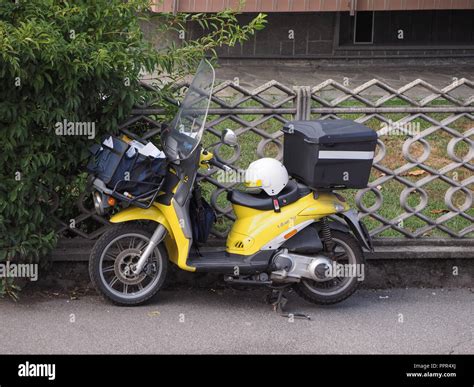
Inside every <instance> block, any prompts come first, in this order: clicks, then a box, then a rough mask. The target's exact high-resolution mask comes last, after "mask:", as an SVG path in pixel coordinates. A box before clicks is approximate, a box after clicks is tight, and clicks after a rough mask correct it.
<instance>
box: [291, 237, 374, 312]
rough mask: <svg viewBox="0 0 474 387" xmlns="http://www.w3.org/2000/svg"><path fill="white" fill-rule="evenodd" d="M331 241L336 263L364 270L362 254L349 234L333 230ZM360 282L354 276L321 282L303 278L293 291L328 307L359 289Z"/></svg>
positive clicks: (307, 299)
mask: <svg viewBox="0 0 474 387" xmlns="http://www.w3.org/2000/svg"><path fill="white" fill-rule="evenodd" d="M332 240H333V241H334V244H335V246H334V248H335V251H334V253H335V257H336V262H337V263H339V264H347V263H349V264H357V265H362V266H359V267H360V268H361V269H362V270H365V265H364V263H365V259H364V254H363V252H362V249H361V248H360V246H359V243H358V242H357V240H356V239H355V238H354V237H353V236H352V235H351V234H349V233H344V232H341V231H336V230H333V231H332ZM364 275H365V273H364ZM360 282H361V281H360V280H359V278H357V277H356V276H351V277H342V278H341V277H336V278H332V279H328V280H327V281H323V282H318V281H313V280H310V279H306V278H305V279H302V280H301V282H299V283H297V284H295V285H294V289H295V291H296V293H297V294H298V295H299V296H301V297H302V298H304V299H305V300H306V301H309V302H312V303H314V304H319V305H330V304H336V303H338V302H341V301H343V300H345V299H346V298H348V297H349V296H351V295H352V294H353V293H354V292H355V291H356V290H357V288H358V287H359V284H360Z"/></svg>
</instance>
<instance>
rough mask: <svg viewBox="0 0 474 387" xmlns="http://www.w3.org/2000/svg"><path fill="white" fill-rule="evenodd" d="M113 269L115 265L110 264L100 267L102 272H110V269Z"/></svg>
mask: <svg viewBox="0 0 474 387" xmlns="http://www.w3.org/2000/svg"><path fill="white" fill-rule="evenodd" d="M114 270H115V266H114V265H111V266H107V267H104V268H103V269H102V273H108V272H111V271H114Z"/></svg>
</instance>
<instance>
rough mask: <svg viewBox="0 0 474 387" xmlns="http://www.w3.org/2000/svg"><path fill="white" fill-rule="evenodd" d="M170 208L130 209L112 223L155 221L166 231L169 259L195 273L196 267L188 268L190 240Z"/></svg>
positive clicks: (120, 214)
mask: <svg viewBox="0 0 474 387" xmlns="http://www.w3.org/2000/svg"><path fill="white" fill-rule="evenodd" d="M172 203H173V201H172V202H171V204H170V205H169V206H167V205H164V204H161V203H154V204H153V205H152V206H151V207H150V208H147V209H144V208H138V207H130V208H127V209H125V210H123V211H120V212H119V213H117V214H115V215H114V216H112V218H111V219H110V221H111V222H112V223H121V222H129V221H131V220H153V221H155V222H157V223H160V224H162V225H163V226H164V227H165V228H166V230H167V231H168V232H167V233H166V237H165V241H164V242H165V246H166V250H167V251H168V255H169V259H170V260H171V261H172V262H174V263H175V264H176V265H178V266H179V267H180V268H181V269H183V270H186V271H195V270H196V269H195V268H194V267H191V266H188V265H187V263H186V261H187V259H188V253H189V247H190V246H189V244H190V240H189V239H188V238H186V236H185V235H184V232H183V228H182V226H181V223H180V221H179V219H178V216H177V214H176V211H175V209H174V207H173V205H172Z"/></svg>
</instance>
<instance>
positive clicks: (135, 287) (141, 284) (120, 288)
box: [89, 223, 168, 305]
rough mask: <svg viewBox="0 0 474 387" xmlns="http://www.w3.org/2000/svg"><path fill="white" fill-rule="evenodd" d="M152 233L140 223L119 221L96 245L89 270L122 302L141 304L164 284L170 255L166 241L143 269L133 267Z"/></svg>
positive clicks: (95, 280)
mask: <svg viewBox="0 0 474 387" xmlns="http://www.w3.org/2000/svg"><path fill="white" fill-rule="evenodd" d="M151 235H152V233H151V232H149V231H148V230H146V229H144V228H143V227H140V226H138V225H136V224H133V223H132V224H127V223H125V224H119V225H115V226H112V228H111V229H110V230H107V231H106V232H105V233H104V234H103V235H102V236H101V237H100V238H99V239H98V241H97V242H96V244H95V245H94V247H93V249H92V252H91V256H90V261H89V274H90V277H91V281H92V283H93V285H94V286H95V288H96V289H97V290H98V291H99V292H100V293H101V294H102V295H103V296H104V297H105V298H106V299H108V300H110V301H112V302H113V303H115V304H118V305H139V304H142V303H144V302H145V301H147V300H148V299H150V298H151V297H153V296H154V295H155V294H156V293H157V292H158V290H160V288H161V287H162V286H163V283H164V281H165V279H166V274H167V271H168V257H167V253H166V249H165V248H164V247H163V246H162V244H160V245H158V246H157V247H155V249H154V250H153V252H152V254H151V255H150V257H149V258H148V262H147V263H146V264H145V267H144V268H143V270H142V272H141V273H139V274H135V273H133V267H134V265H136V263H137V262H138V259H139V258H140V255H141V254H142V253H143V251H144V249H145V248H146V246H147V245H148V242H149V240H150V238H151Z"/></svg>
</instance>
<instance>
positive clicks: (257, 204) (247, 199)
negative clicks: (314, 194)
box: [227, 180, 311, 211]
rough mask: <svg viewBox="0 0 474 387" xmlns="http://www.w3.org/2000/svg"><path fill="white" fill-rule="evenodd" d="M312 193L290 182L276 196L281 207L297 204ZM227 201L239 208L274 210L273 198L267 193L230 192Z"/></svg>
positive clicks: (294, 182) (292, 181)
mask: <svg viewBox="0 0 474 387" xmlns="http://www.w3.org/2000/svg"><path fill="white" fill-rule="evenodd" d="M310 192H311V191H310V190H309V189H308V188H307V187H304V188H302V187H300V186H299V185H298V183H297V182H296V181H294V180H290V181H288V184H287V185H286V187H285V188H283V190H282V191H281V192H280V193H279V194H278V195H277V196H276V198H277V199H278V202H279V205H280V207H284V206H286V205H288V204H291V203H294V202H296V201H297V200H298V199H299V198H301V197H302V196H304V195H307V194H308V193H310ZM227 199H228V200H229V201H230V202H231V203H233V204H237V205H239V206H245V207H250V208H255V209H256V210H262V211H268V210H273V209H274V207H273V198H272V197H270V196H268V195H267V194H266V193H265V192H263V191H262V192H258V193H249V192H245V191H239V190H234V191H230V192H229V194H228V195H227Z"/></svg>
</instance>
